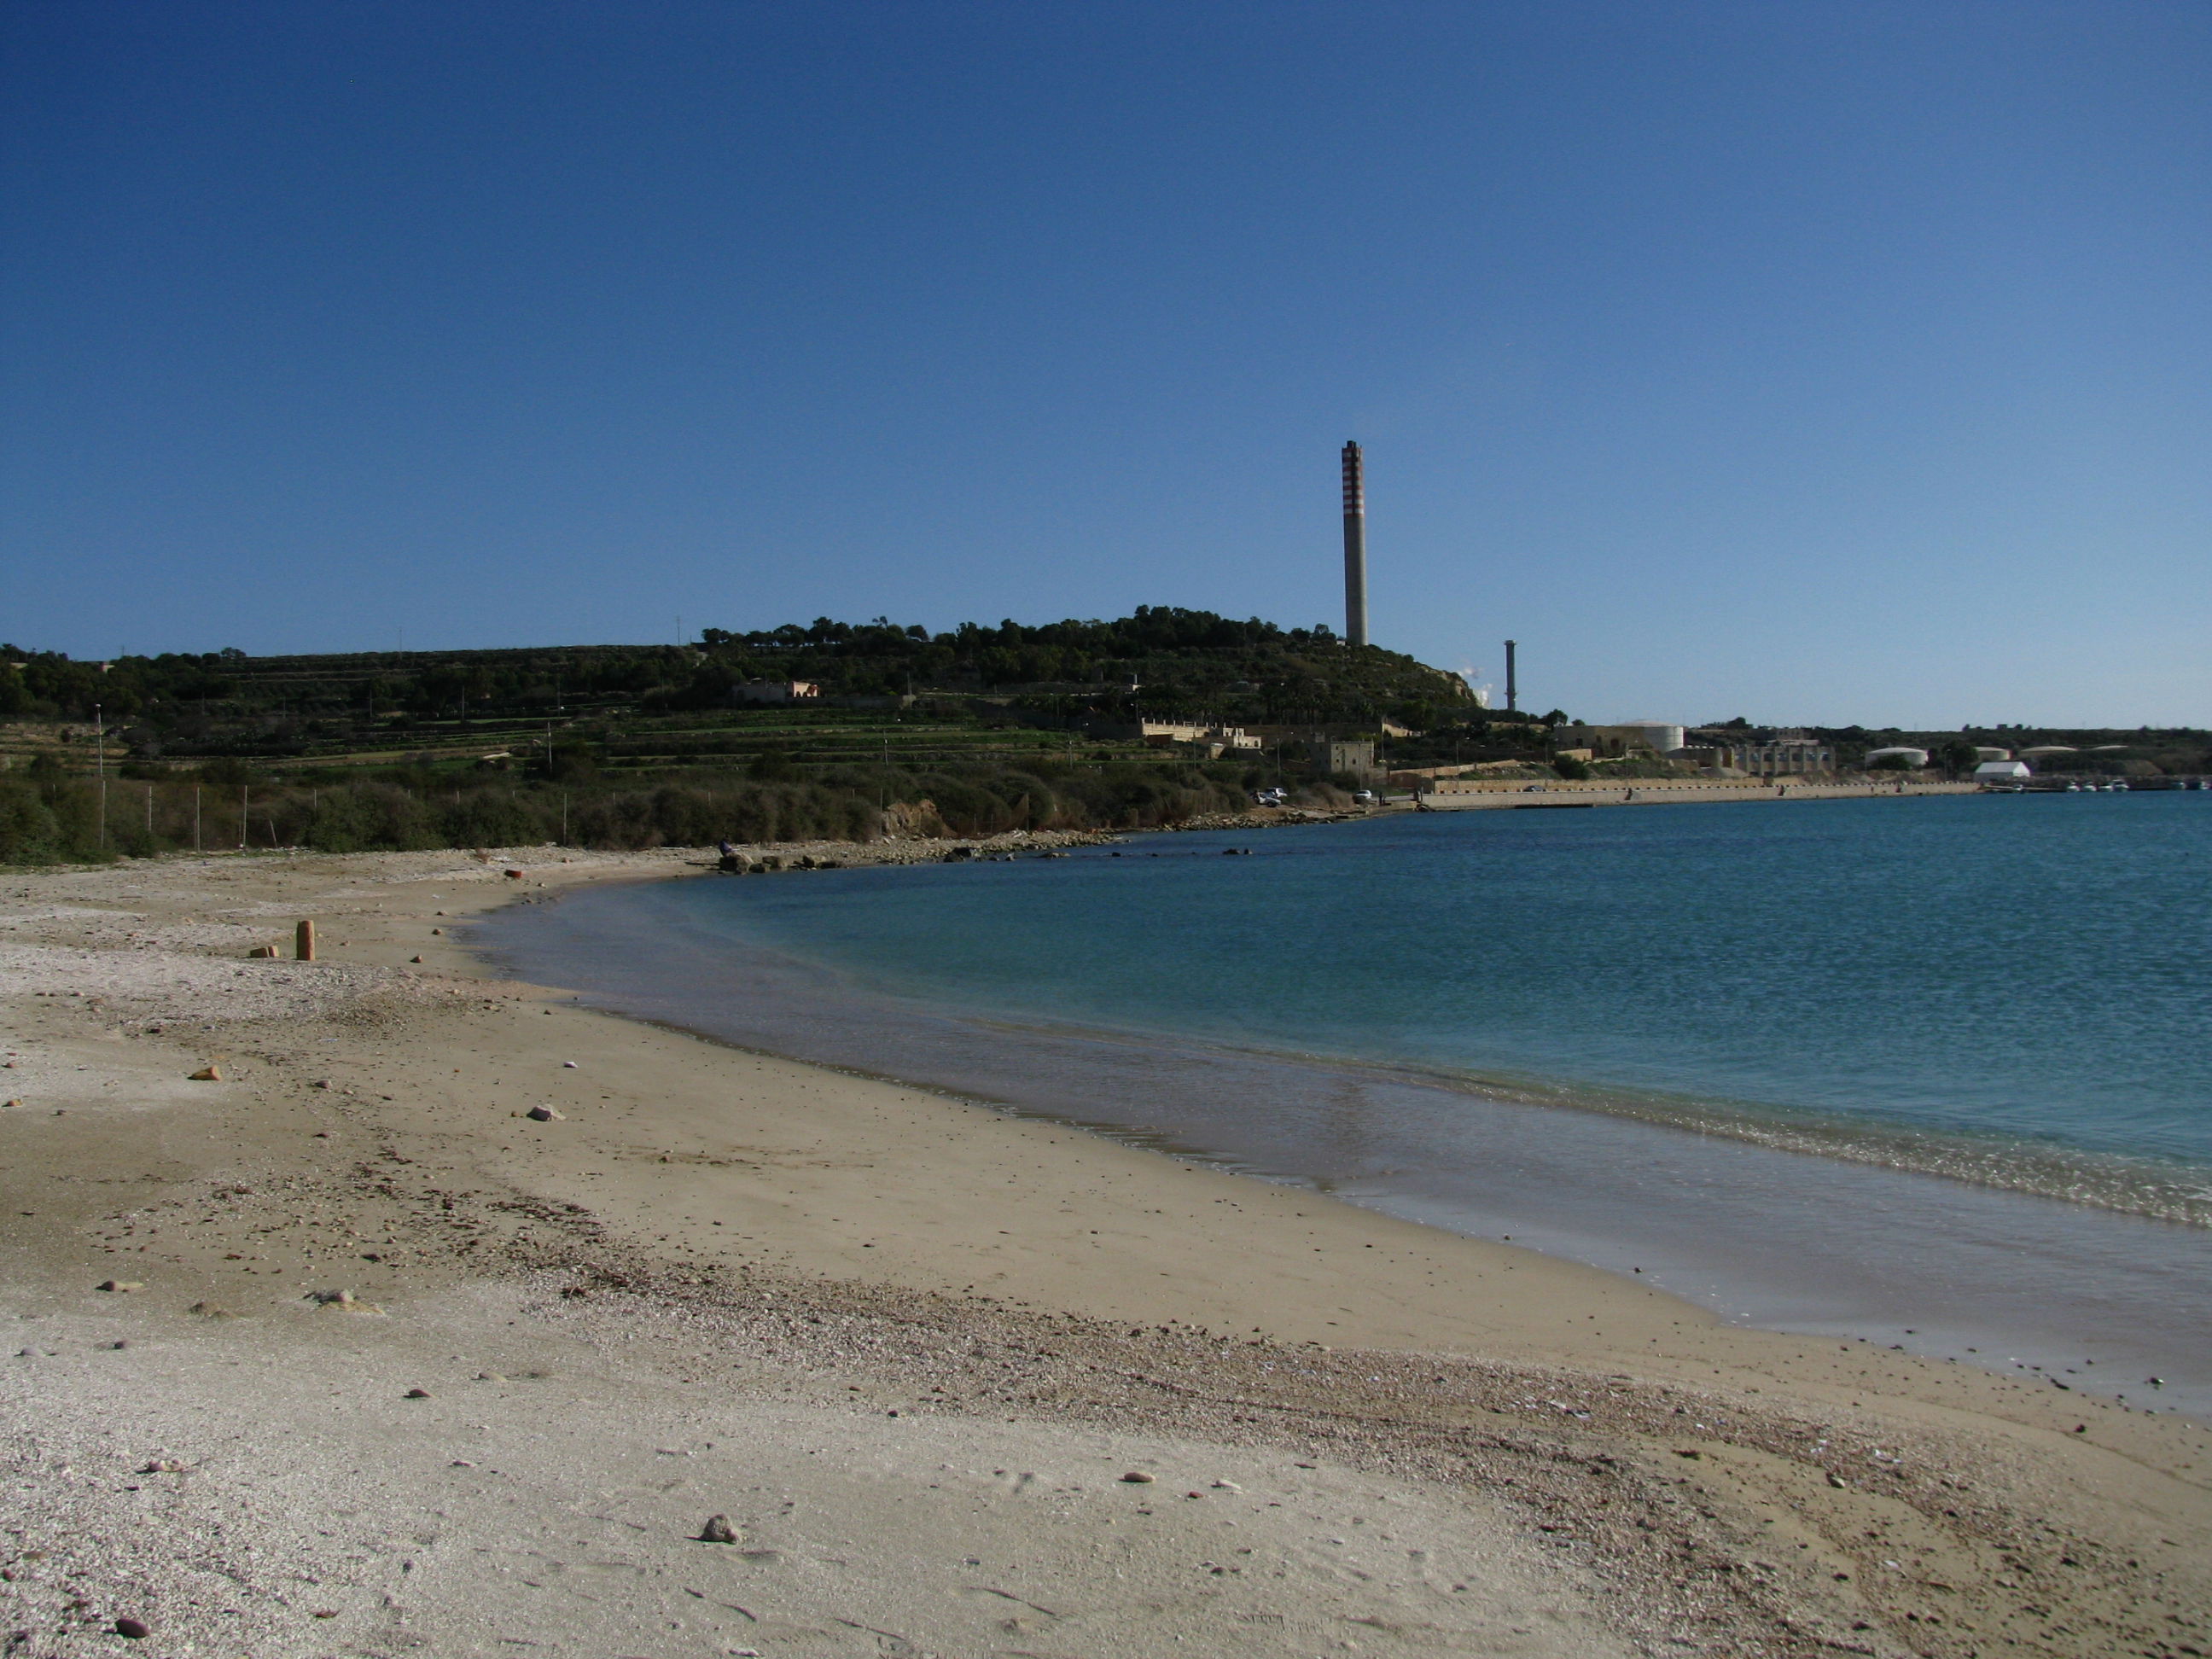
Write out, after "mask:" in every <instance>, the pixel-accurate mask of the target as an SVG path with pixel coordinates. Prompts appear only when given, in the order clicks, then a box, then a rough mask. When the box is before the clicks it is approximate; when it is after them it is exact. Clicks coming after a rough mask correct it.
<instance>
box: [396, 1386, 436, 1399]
mask: <svg viewBox="0 0 2212 1659" xmlns="http://www.w3.org/2000/svg"><path fill="white" fill-rule="evenodd" d="M429 1397H430V1391H429V1389H408V1390H407V1392H406V1393H405V1394H404V1395H400V1398H401V1399H403V1400H428V1398H429Z"/></svg>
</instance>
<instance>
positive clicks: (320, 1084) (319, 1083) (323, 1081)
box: [314, 1077, 331, 1089]
mask: <svg viewBox="0 0 2212 1659" xmlns="http://www.w3.org/2000/svg"><path fill="white" fill-rule="evenodd" d="M314 1086H315V1087H316V1088H318V1089H327V1088H329V1087H330V1086H331V1080H330V1079H328V1078H326V1077H319V1078H317V1079H315V1084H314Z"/></svg>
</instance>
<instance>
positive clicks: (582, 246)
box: [0, 0, 2212, 726]
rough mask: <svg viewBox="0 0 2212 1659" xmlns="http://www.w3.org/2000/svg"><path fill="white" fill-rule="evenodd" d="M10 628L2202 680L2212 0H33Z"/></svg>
mask: <svg viewBox="0 0 2212 1659" xmlns="http://www.w3.org/2000/svg"><path fill="white" fill-rule="evenodd" d="M0 46H4V57H0V214H4V222H5V225H6V232H5V236H4V245H3V246H0V331H4V334H0V347H4V366H3V367H0V374H4V382H0V410H4V428H0V447H3V448H4V454H3V455H0V639H7V640H11V641H15V642H16V643H17V644H20V645H25V646H33V647H50V648H57V649H62V650H66V651H69V652H70V653H73V654H76V655H81V656H106V655H110V654H112V653H115V652H117V651H118V650H123V649H128V650H131V651H135V652H151V651H159V650H184V649H212V648H215V647H219V646H224V645H238V646H240V647H244V648H246V649H247V650H249V651H254V652H264V651H297V650H350V649H359V648H382V647H390V646H392V644H393V643H394V642H395V641H397V640H398V637H399V635H400V633H401V630H403V629H404V633H405V639H406V643H407V645H408V646H409V647H410V648H428V647H459V646H466V645H494V644H498V645H505V644H526V643H538V642H555V641H599V640H657V639H665V638H669V637H671V635H673V633H674V630H675V629H676V627H677V625H678V617H679V616H680V617H682V619H683V625H684V629H686V630H687V632H689V633H691V634H693V635H696V632H697V630H698V629H700V628H702V627H705V626H709V625H712V626H719V627H724V628H732V629H741V628H748V627H757V626H767V625H773V624H775V623H781V622H784V621H788V620H794V619H795V620H801V621H804V620H807V619H810V618H811V617H816V616H817V615H823V614H828V615H831V616H836V617H846V618H848V619H862V618H866V617H874V616H876V615H878V614H887V615H889V616H890V617H893V618H895V619H896V620H897V621H900V622H902V623H903V622H921V623H927V624H928V625H930V626H932V627H943V626H946V625H949V624H951V623H956V622H959V621H962V620H966V619H969V618H976V619H981V620H985V621H995V620H997V619H998V618H1000V617H1016V618H1018V619H1020V620H1024V621H1031V622H1035V621H1044V620H1048V619H1051V618H1055V617H1062V616H1071V615H1073V616H1109V615H1118V614H1121V613H1123V612H1126V611H1128V610H1129V609H1130V608H1132V607H1133V606H1134V605H1139V604H1156V605H1189V606H1196V607H1201V608H1205V609H1209V610H1217V611H1226V612H1229V613H1231V614H1233V615H1238V616H1249V615H1255V614H1256V615H1260V616H1264V617H1272V618H1274V619H1276V620H1279V621H1281V622H1284V623H1313V622H1316V621H1322V620H1327V621H1329V622H1330V623H1333V624H1340V623H1341V614H1340V607H1341V592H1340V586H1339V582H1340V574H1339V569H1340V567H1339V522H1338V518H1337V495H1336V486H1337V481H1336V471H1335V469H1336V452H1337V447H1338V446H1339V445H1340V443H1341V442H1342V441H1344V440H1345V439H1346V438H1347V437H1357V438H1358V439H1359V440H1360V441H1361V442H1362V443H1364V445H1365V446H1366V448H1367V453H1368V461H1369V512H1370V520H1369V523H1370V532H1369V533H1370V547H1371V559H1372V564H1373V572H1374V574H1373V589H1374V616H1375V635H1376V640H1377V641H1378V642H1380V643H1383V644H1387V645H1390V646H1393V647H1398V648H1401V649H1404V650H1407V651H1411V652H1413V653H1416V654H1418V655H1419V656H1421V657H1423V658H1425V659H1427V660H1429V661H1431V662H1435V663H1438V664H1441V665H1445V666H1448V667H1459V666H1463V665H1465V666H1472V667H1475V668H1477V669H1479V670H1480V671H1483V673H1484V675H1485V677H1486V678H1501V671H1502V666H1503V663H1502V652H1501V650H1500V648H1499V647H1498V641H1499V640H1501V639H1502V638H1504V636H1505V635H1509V634H1510V635H1514V636H1516V637H1517V638H1518V639H1519V640H1520V641H1521V642H1522V647H1521V649H1522V665H1523V677H1522V678H1523V683H1524V684H1525V685H1526V686H1527V688H1528V691H1527V696H1528V699H1529V700H1530V701H1531V702H1533V703H1534V706H1536V707H1537V708H1544V707H1547V706H1550V705H1552V704H1555V703H1557V704H1564V705H1565V707H1567V708H1569V709H1571V710H1572V711H1573V712H1575V713H1577V714H1581V715H1583V716H1584V717H1588V718H1597V719H1616V718H1622V717H1628V716H1648V717H1672V718H1676V719H1685V718H1686V719H1688V720H1708V719H1717V718H1723V717H1725V716H1728V715H1731V714H1739V713H1741V714H1748V715H1750V716H1752V717H1753V718H1754V719H1762V718H1763V719H1767V720H1823V721H1838V722H1840V721H1847V720H1862V721H1864V722H1867V723H1869V724H1882V723H1890V722H1895V723H1899V724H1904V725H1908V726H1919V725H1928V726H1954V725H1957V724H1960V723H1962V722H1965V721H1968V720H1974V721H1990V720H2027V721H2036V722H2068V723H2072V722H2081V723H2116V724H2127V725H2134V724H2138V723H2143V722H2150V723H2154V724H2164V723H2172V722H2182V721H2189V722H2194V723H2197V724H2204V723H2212V558H2208V553H2212V464H2208V463H2212V281H2208V274H2212V258H2208V254H2209V253H2212V248H2208V242H2212V234H2209V233H2212V212H2208V207H2209V206H2212V194H2209V193H2208V192H2212V97H2208V94H2207V90H2206V88H2207V87H2208V86H2212V8H2208V7H2206V6H2204V5H2203V4H2198V3H2134V0H2093V3H2080V4H2039V3H2035V0H1996V3H1986V4H1983V3H1953V0H1909V3H1897V4H1889V3H1881V0H1850V3H1826V0H1783V3H1772V0H1756V3H1742V4H1723V3H1681V4H1668V3H1656V0H1654V3H1576V0H1528V3H1500V4H1482V3H1477V0H1454V3H1444V4H1437V5H1425V4H1392V3H1388V0H1383V3H1374V0H1361V3H1356V4H1346V3H1342V0H1333V3H1328V4H1288V3H1285V4H1240V3H1231V0H1221V3H1213V4H1197V5H1192V4H1189V3H1188V0H1178V3H1150V0H1114V3H1109V4H1097V5H1058V4H1042V5H1041V4H1037V3H1034V0H1015V3H1005V4H997V3H955V0H945V3H933V0H913V3H888V0H886V3H870V4H847V3H836V0H806V3H803V4H793V3H779V4H760V3H744V0H718V3H702V4H689V3H653V0H622V3H614V0H606V3H598V4H574V3H560V0H532V3H527V4H520V3H513V4H510V3H500V0H470V3H466V4H460V5H456V4H453V3H451V0H439V3H435V4H426V3H414V0H373V3H372V0H283V3H254V0H222V3H200V0H105V3H102V0H78V3H53V0H15V3H12V4H10V5H9V7H8V8H7V9H6V10H5V13H4V15H0Z"/></svg>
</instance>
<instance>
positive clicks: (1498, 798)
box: [1414, 778, 1982, 812]
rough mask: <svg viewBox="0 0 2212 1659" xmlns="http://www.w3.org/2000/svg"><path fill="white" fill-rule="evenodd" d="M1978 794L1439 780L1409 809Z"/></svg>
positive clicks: (1867, 787)
mask: <svg viewBox="0 0 2212 1659" xmlns="http://www.w3.org/2000/svg"><path fill="white" fill-rule="evenodd" d="M1978 793H1982V788H1981V786H1980V785H1979V784H1975V783H1913V782H1908V783H1888V782H1883V783H1827V782H1814V781H1801V780H1798V779H1794V778H1776V779H1768V780H1757V779H1748V778H1747V779H1745V780H1743V781H1741V782H1737V781H1718V780H1709V779H1704V778H1652V779H1646V780H1638V781H1636V782H1634V783H1601V782H1597V781H1574V780H1570V779H1562V780H1560V781H1559V782H1557V783H1552V782H1544V783H1530V782H1529V781H1528V780H1526V779H1524V778H1498V779H1492V778H1480V779H1477V778H1440V779H1438V780H1437V782H1436V785H1435V787H1433V788H1431V789H1427V790H1424V791H1423V792H1421V793H1419V794H1418V795H1416V796H1415V797H1414V805H1416V806H1418V807H1419V809H1420V810H1421V811H1425V812H1473V811H1499V810H1507V811H1510V810H1512V809H1514V808H1534V809H1544V808H1552V807H1574V806H1686V805H1696V804H1699V803H1705V802H1717V801H1733V800H1864V799H1885V798H1887V799H1899V798H1907V797H1909V798H1913V799H1920V798H1929V799H1933V798H1935V797H1938V796H1944V795H1972V794H1978Z"/></svg>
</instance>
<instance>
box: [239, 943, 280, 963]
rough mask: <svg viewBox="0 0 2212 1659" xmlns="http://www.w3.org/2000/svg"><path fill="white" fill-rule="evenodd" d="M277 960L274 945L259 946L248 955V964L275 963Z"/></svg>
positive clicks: (248, 952) (247, 953)
mask: <svg viewBox="0 0 2212 1659" xmlns="http://www.w3.org/2000/svg"><path fill="white" fill-rule="evenodd" d="M246 960H247V961H248V962H273V961H275V960H276V946H275V945H255V946H254V947H253V948H252V950H251V951H247V952H246Z"/></svg>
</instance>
